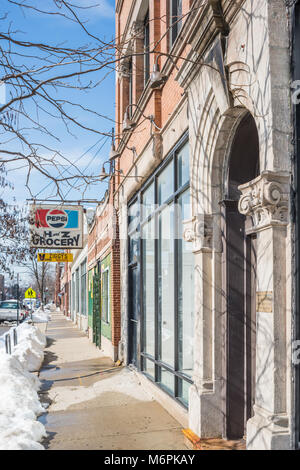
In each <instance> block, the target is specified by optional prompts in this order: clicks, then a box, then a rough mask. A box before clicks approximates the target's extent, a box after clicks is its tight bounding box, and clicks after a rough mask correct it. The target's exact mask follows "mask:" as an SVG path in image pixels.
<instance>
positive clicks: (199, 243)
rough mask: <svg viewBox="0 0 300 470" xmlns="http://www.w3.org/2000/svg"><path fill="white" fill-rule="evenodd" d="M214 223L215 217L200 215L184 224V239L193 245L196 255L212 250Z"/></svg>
mask: <svg viewBox="0 0 300 470" xmlns="http://www.w3.org/2000/svg"><path fill="white" fill-rule="evenodd" d="M212 222H213V217H212V215H208V214H199V215H197V216H195V217H193V218H192V219H191V220H185V221H184V222H183V227H184V229H183V239H184V240H185V241H186V242H191V243H193V251H194V253H197V252H199V251H211V250H212V237H213V227H212Z"/></svg>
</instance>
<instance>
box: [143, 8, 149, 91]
mask: <svg viewBox="0 0 300 470" xmlns="http://www.w3.org/2000/svg"><path fill="white" fill-rule="evenodd" d="M149 50H150V24H149V10H148V11H147V13H146V16H145V19H144V88H146V86H147V83H148V81H149V79H150V52H149Z"/></svg>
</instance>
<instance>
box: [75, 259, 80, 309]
mask: <svg viewBox="0 0 300 470" xmlns="http://www.w3.org/2000/svg"><path fill="white" fill-rule="evenodd" d="M75 275H76V313H79V268H77V269H76V272H75Z"/></svg>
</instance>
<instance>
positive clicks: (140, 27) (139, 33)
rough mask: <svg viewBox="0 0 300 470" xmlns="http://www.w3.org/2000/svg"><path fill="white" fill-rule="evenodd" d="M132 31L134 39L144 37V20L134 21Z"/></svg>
mask: <svg viewBox="0 0 300 470" xmlns="http://www.w3.org/2000/svg"><path fill="white" fill-rule="evenodd" d="M130 33H131V36H132V38H133V39H144V22H143V21H134V22H133V23H132V26H131V30H130Z"/></svg>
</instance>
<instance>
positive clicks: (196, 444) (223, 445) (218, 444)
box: [182, 429, 246, 450]
mask: <svg viewBox="0 0 300 470" xmlns="http://www.w3.org/2000/svg"><path fill="white" fill-rule="evenodd" d="M182 433H183V435H184V443H185V445H186V446H187V447H188V449H190V450H246V442H245V441H244V440H243V439H240V440H234V441H227V440H225V439H221V438H200V437H198V436H197V435H196V434H195V433H194V432H193V431H192V430H191V429H183V430H182Z"/></svg>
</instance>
